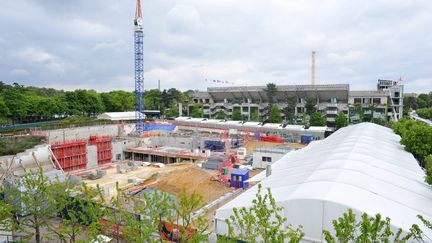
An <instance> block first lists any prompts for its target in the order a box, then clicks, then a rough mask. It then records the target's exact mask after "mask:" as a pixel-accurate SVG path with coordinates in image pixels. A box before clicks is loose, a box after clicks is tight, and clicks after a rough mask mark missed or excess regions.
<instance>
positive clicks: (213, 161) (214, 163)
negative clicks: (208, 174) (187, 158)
mask: <svg viewBox="0 0 432 243" xmlns="http://www.w3.org/2000/svg"><path fill="white" fill-rule="evenodd" d="M225 160H226V157H223V156H211V157H209V158H208V159H207V161H205V162H204V163H202V168H203V169H208V170H218V168H219V164H220V163H222V162H224V161H225Z"/></svg>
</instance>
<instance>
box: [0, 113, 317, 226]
mask: <svg viewBox="0 0 432 243" xmlns="http://www.w3.org/2000/svg"><path fill="white" fill-rule="evenodd" d="M180 120H182V119H180ZM181 124H184V122H183V123H179V122H176V121H173V122H166V121H155V122H145V123H144V126H143V129H144V131H143V132H142V133H141V134H140V135H138V134H137V133H136V131H135V124H124V123H119V124H117V125H116V124H112V125H100V126H88V127H74V128H66V129H57V130H47V131H43V132H41V131H38V132H35V133H32V132H30V133H28V134H26V136H43V137H44V138H45V140H44V141H46V143H44V144H40V145H37V146H36V147H34V148H31V149H28V150H26V151H24V152H22V153H18V154H15V155H9V156H3V157H0V165H1V169H0V173H1V177H2V179H3V178H4V183H6V182H11V183H18V181H19V179H20V178H21V177H22V176H24V175H25V174H27V173H29V172H34V171H36V170H37V169H38V168H42V169H43V172H44V174H45V175H46V176H48V177H49V178H50V179H52V180H54V179H60V180H65V179H66V178H69V179H71V180H74V181H80V182H85V183H86V184H87V185H89V186H91V187H94V188H96V187H99V188H101V189H102V192H103V196H104V197H106V199H110V198H111V197H113V196H115V195H116V193H117V191H116V184H117V183H118V185H119V186H120V188H121V189H122V190H124V191H125V192H126V193H127V194H128V195H131V196H134V195H137V194H140V193H141V192H142V191H144V190H160V191H163V192H166V193H169V194H170V195H172V196H174V197H177V196H178V195H179V193H180V192H181V191H182V189H186V190H187V192H189V193H192V192H196V193H198V194H200V195H201V196H202V198H203V200H204V201H205V203H207V204H208V205H211V206H209V208H208V209H209V210H210V211H209V217H208V219H209V223H210V225H211V224H212V217H211V216H212V212H213V211H212V210H211V209H212V207H214V208H213V210H215V209H216V208H217V207H216V206H215V205H217V206H220V205H222V204H223V203H224V202H226V201H229V200H230V199H232V198H233V197H235V196H236V195H238V194H239V193H241V192H242V191H244V189H246V188H248V186H249V185H248V182H247V180H248V179H249V178H250V177H252V176H254V175H256V174H257V173H259V172H261V171H262V170H264V169H265V168H266V167H267V166H270V165H271V164H272V162H275V161H277V159H278V158H280V157H281V156H280V155H281V151H283V152H282V154H286V153H289V152H290V151H294V150H296V149H299V148H302V147H304V146H306V145H307V143H309V142H310V141H311V140H308V139H304V138H303V137H302V138H301V139H299V140H298V141H297V142H292V141H287V140H285V139H283V138H282V137H279V136H276V135H274V134H270V133H269V132H265V131H264V130H261V131H260V130H259V129H254V131H251V130H250V129H248V128H243V129H241V128H239V129H233V128H228V127H227V128H221V127H218V128H213V127H206V126H195V125H187V126H185V125H181ZM311 137H313V136H312V135H310V136H308V137H307V138H311ZM302 140H303V143H301V142H302ZM263 161H265V163H266V164H265V166H263Z"/></svg>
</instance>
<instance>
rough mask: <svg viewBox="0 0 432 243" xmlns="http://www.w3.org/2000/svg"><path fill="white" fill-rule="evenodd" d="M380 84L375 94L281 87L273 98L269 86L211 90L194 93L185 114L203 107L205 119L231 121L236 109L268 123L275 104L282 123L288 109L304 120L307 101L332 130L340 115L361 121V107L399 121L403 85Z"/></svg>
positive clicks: (345, 88) (334, 87)
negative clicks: (312, 104) (267, 89)
mask: <svg viewBox="0 0 432 243" xmlns="http://www.w3.org/2000/svg"><path fill="white" fill-rule="evenodd" d="M381 81H382V80H379V81H378V89H377V90H375V91H350V88H349V84H320V85H280V86H277V87H276V88H277V91H276V92H275V93H274V94H273V96H272V97H269V92H267V91H266V88H267V87H266V86H235V87H209V88H207V91H206V92H203V91H199V92H195V93H194V94H193V96H192V102H191V104H189V105H188V106H189V107H188V108H189V109H188V114H183V115H188V116H191V113H192V110H193V109H194V108H195V107H200V108H201V109H202V114H203V117H204V118H211V119H218V118H221V113H222V114H223V119H231V118H232V116H233V113H234V111H235V110H236V109H237V110H239V111H240V113H241V115H242V117H243V120H254V119H253V118H256V114H255V116H254V115H253V114H254V113H258V117H259V120H260V121H266V120H267V119H268V114H269V111H270V107H271V106H270V105H271V104H272V103H274V104H277V106H278V108H279V111H280V115H281V117H282V119H283V120H286V118H287V116H288V112H289V111H288V110H289V109H290V110H291V111H293V113H294V116H295V117H296V119H297V120H301V119H302V118H303V116H304V113H305V112H306V101H307V100H314V101H316V104H315V109H316V110H317V111H319V112H321V113H322V114H323V115H324V117H325V118H326V121H327V126H329V127H334V125H335V119H336V116H337V115H338V114H339V113H340V112H343V113H344V114H346V115H347V116H349V117H350V118H352V119H350V120H351V121H355V120H356V119H358V118H359V117H360V115H359V114H356V109H354V108H358V107H359V106H360V107H361V108H362V109H363V110H362V112H363V113H365V114H366V115H368V114H369V113H370V114H371V115H372V117H373V118H379V119H391V120H398V119H400V118H401V117H402V111H403V102H402V101H403V86H402V85H398V84H397V83H396V82H392V83H391V85H390V84H389V83H388V82H387V83H385V82H382V84H381V83H380V82H381ZM289 100H291V103H290V101H289ZM292 101H294V102H292ZM356 104H357V105H356ZM292 106H294V107H292ZM363 113H362V115H364V114H363Z"/></svg>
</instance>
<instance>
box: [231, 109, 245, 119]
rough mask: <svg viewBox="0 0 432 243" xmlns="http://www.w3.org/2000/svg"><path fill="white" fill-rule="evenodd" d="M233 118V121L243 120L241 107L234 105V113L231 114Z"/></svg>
mask: <svg viewBox="0 0 432 243" xmlns="http://www.w3.org/2000/svg"><path fill="white" fill-rule="evenodd" d="M231 120H233V121H241V120H243V116H242V114H241V110H240V107H234V108H233V113H232V116H231Z"/></svg>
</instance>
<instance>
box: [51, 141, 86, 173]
mask: <svg viewBox="0 0 432 243" xmlns="http://www.w3.org/2000/svg"><path fill="white" fill-rule="evenodd" d="M86 144H87V142H86V140H73V141H65V142H56V143H53V144H51V150H52V151H53V154H54V155H55V157H56V158H57V160H58V162H59V164H60V166H61V167H62V169H63V170H64V171H71V170H76V169H82V168H86V167H87V150H86ZM56 167H58V166H57V165H56ZM57 169H59V168H57Z"/></svg>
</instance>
